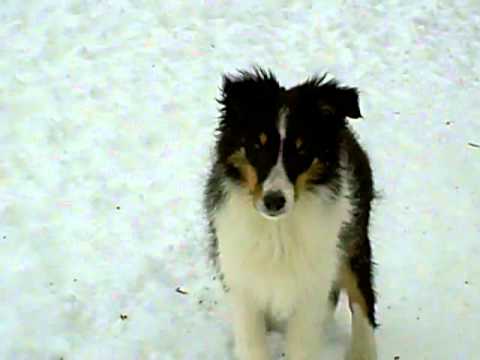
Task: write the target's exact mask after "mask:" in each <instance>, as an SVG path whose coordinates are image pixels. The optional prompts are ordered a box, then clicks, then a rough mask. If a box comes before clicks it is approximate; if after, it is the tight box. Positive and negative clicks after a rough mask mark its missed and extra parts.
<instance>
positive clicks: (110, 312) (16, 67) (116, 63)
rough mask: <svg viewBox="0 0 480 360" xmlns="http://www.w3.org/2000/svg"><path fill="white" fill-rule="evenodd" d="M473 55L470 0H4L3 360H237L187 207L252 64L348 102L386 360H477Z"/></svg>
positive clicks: (332, 351) (339, 335) (0, 85)
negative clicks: (335, 88)
mask: <svg viewBox="0 0 480 360" xmlns="http://www.w3.org/2000/svg"><path fill="white" fill-rule="evenodd" d="M479 59H480V3H479V2H478V1H476V0H471V1H467V0H465V1H461V0H451V1H447V0H444V1H425V0H416V1H410V2H406V1H393V0H392V1H375V0H368V1H367V0H365V1H353V0H345V1H338V2H335V1H328V2H327V1H315V2H313V1H303V2H293V1H283V0H277V1H263V2H260V1H246V0H238V1H233V0H230V1H173V0H170V1H154V0H130V1H127V0H104V1H102V0H95V1H94V0H73V1H67V0H65V1H60V0H59V1H55V0H31V1H16V0H3V1H2V2H1V4H0V264H1V265H0V266H1V269H0V359H2V360H3V359H8V360H10V359H15V360H17V359H25V360H30V359H55V360H60V359H63V360H74V359H82V360H84V359H87V360H88V359H92V360H96V359H99V360H100V359H102V360H105V359H115V360H116V359H119V360H123V359H125V360H130V359H132V360H133V359H135V360H136V359H152V360H153V359H161V360H170V359H220V360H223V359H232V355H231V329H230V325H231V324H230V322H229V315H228V305H227V304H226V303H225V299H224V298H223V294H222V291H221V288H220V286H219V284H218V282H217V281H215V280H214V279H213V276H214V274H213V271H212V270H211V269H210V267H209V266H208V264H207V261H206V253H205V243H206V240H207V236H206V229H205V222H204V219H203V217H202V215H201V214H202V209H201V204H200V200H201V192H202V185H203V181H204V179H205V174H206V171H207V168H208V164H209V153H210V149H211V146H212V144H213V137H212V133H213V129H214V127H215V125H216V122H217V117H218V111H217V110H218V104H217V103H216V102H215V98H216V97H217V96H218V88H219V86H220V83H221V74H222V73H224V72H234V71H235V69H237V68H248V67H249V66H251V65H253V64H258V65H261V66H264V67H266V68H271V69H272V70H273V71H274V72H275V73H276V74H277V77H278V78H279V80H280V82H281V83H282V84H283V85H285V86H292V85H294V84H295V83H297V82H300V81H303V80H305V79H306V78H307V77H308V76H310V75H312V74H314V73H323V72H325V71H328V72H329V73H330V74H331V75H333V76H335V77H337V78H338V79H339V80H340V81H342V82H343V83H344V84H347V85H351V86H357V87H359V88H360V90H361V109H362V112H363V115H364V119H360V120H355V121H352V126H353V127H354V128H355V129H356V131H357V132H358V134H359V136H360V139H361V142H362V143H363V144H364V146H365V147H366V149H367V150H368V151H369V153H370V155H371V158H372V163H373V167H374V171H375V176H376V183H377V188H378V190H380V191H381V192H382V194H383V199H382V200H381V201H379V202H377V204H376V207H375V212H374V214H373V221H372V241H373V244H374V251H375V259H376V261H377V263H378V266H377V289H378V292H379V303H378V317H379V322H380V323H381V327H380V328H379V329H378V332H377V341H378V346H379V353H380V359H381V360H384V359H394V358H396V357H398V359H400V360H404V359H405V360H421V359H428V360H430V359H434V360H441V359H447V360H453V359H478V358H479V356H480V355H479V354H478V348H479V346H480V325H479V324H480V311H479V310H478V308H479V306H480V260H479V259H480V238H479V234H480V214H479V204H480V186H479V184H480V148H479V147H477V146H475V145H476V144H478V145H480V110H479V109H480V104H479V98H480V91H479V88H480V86H479V85H480V80H479V77H480V65H479V64H480V62H479ZM469 143H470V144H469ZM177 287H181V288H182V289H183V290H185V291H186V292H187V294H181V293H179V292H177V291H176V288H177ZM348 337H349V325H348V312H347V311H346V307H345V302H343V304H342V306H341V308H340V309H339V310H338V313H337V321H336V324H335V325H334V326H332V329H331V333H330V335H329V347H328V348H327V349H326V351H327V353H328V354H329V355H328V356H326V357H324V358H328V359H341V358H342V353H343V351H344V349H345V347H346V344H347V342H348ZM281 344H282V342H281V338H280V337H278V336H276V337H274V338H273V339H272V347H273V350H274V352H275V353H276V358H281V352H282V348H281Z"/></svg>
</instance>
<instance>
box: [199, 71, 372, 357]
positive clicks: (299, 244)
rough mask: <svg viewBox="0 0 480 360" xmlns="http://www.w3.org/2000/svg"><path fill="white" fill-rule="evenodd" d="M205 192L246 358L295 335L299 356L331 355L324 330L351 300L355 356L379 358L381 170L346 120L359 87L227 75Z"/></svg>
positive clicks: (292, 350)
mask: <svg viewBox="0 0 480 360" xmlns="http://www.w3.org/2000/svg"><path fill="white" fill-rule="evenodd" d="M219 102H220V103H221V104H222V110H221V118H220V123H219V126H218V129H217V132H218V134H217V136H218V137H217V142H216V148H215V150H216V151H215V159H214V164H213V168H212V170H211V173H210V177H209V180H208V183H207V186H206V191H205V207H206V210H207V214H208V218H209V224H210V230H211V250H212V251H211V256H212V258H213V259H214V260H215V263H216V264H217V266H218V267H219V270H220V272H221V274H222V278H223V282H224V285H225V288H226V289H227V290H228V295H229V296H230V297H231V301H232V306H233V322H234V335H235V344H236V346H235V348H236V354H237V356H238V358H239V359H241V360H267V359H269V358H270V356H269V354H268V348H267V342H266V332H267V330H269V329H272V328H282V329H283V328H284V329H285V330H286V354H287V358H288V359H289V360H307V359H308V360H310V359H318V358H319V357H320V358H321V355H320V354H321V347H322V345H321V344H322V341H321V340H322V337H321V332H320V331H321V329H322V325H323V322H324V321H326V319H328V315H331V314H332V313H333V310H334V309H335V306H336V304H337V301H338V297H339V293H340V290H345V291H346V292H347V294H348V297H349V304H350V309H351V312H352V340H351V345H350V349H349V350H348V352H347V358H348V359H358V360H360V359H362V360H373V359H376V358H377V355H376V353H377V352H376V346H375V341H374V335H373V329H374V328H375V326H376V323H375V292H374V290H373V284H372V282H373V279H372V255H371V247H370V241H369V236H368V227H369V217H370V208H371V202H372V200H373V198H374V189H373V180H372V171H371V168H370V164H369V160H368V157H367V155H366V153H365V152H364V151H363V150H362V148H361V147H360V145H359V143H358V142H357V140H356V139H355V136H354V134H353V132H352V130H351V129H350V128H349V126H348V124H347V122H346V118H347V117H348V118H359V117H361V114H360V109H359V105H358V92H357V90H356V89H355V88H350V87H343V86H339V84H338V83H337V82H336V81H335V80H330V81H327V80H325V76H324V77H314V78H311V79H309V80H307V81H305V82H304V83H302V84H300V85H297V86H295V87H293V88H290V89H285V88H283V87H281V86H280V85H279V83H278V81H277V80H276V79H275V77H274V76H273V74H272V73H271V72H267V71H265V70H262V69H260V68H255V69H253V70H252V71H251V72H249V71H241V72H240V73H239V74H238V75H236V76H225V77H224V79H223V88H222V97H221V99H220V101H219Z"/></svg>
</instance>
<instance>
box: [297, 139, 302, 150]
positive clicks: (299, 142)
mask: <svg viewBox="0 0 480 360" xmlns="http://www.w3.org/2000/svg"><path fill="white" fill-rule="evenodd" d="M302 145H303V141H302V139H300V138H298V139H297V141H295V146H296V147H297V149H300V147H301V146H302Z"/></svg>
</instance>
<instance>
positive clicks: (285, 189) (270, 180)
mask: <svg viewBox="0 0 480 360" xmlns="http://www.w3.org/2000/svg"><path fill="white" fill-rule="evenodd" d="M287 116H288V110H286V109H282V110H280V113H279V120H278V132H279V134H280V148H279V150H278V156H277V162H276V164H275V166H274V167H273V168H272V170H270V174H269V175H268V177H267V178H266V179H265V181H264V182H263V184H262V192H263V194H266V193H268V192H270V191H272V192H274V191H280V192H281V193H282V194H283V196H284V197H285V208H284V212H283V213H282V214H281V215H275V216H271V215H270V214H269V213H268V210H267V209H266V208H265V205H264V203H263V199H262V198H260V199H258V200H257V203H256V204H255V206H256V207H257V210H258V211H259V212H260V213H261V214H262V215H263V216H264V217H266V218H267V219H280V218H281V217H283V216H284V215H285V214H286V213H288V212H289V211H290V210H291V209H292V207H293V201H294V196H295V191H294V188H293V185H292V183H291V182H290V180H289V179H288V175H287V171H286V170H285V166H284V164H283V143H284V140H285V137H286V133H287Z"/></svg>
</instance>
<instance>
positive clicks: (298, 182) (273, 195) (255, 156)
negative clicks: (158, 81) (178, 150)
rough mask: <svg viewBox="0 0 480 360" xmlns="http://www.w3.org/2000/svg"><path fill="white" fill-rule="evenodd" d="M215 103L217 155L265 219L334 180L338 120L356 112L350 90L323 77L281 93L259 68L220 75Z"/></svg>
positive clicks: (342, 124) (354, 94) (341, 121)
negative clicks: (217, 113) (218, 111)
mask: <svg viewBox="0 0 480 360" xmlns="http://www.w3.org/2000/svg"><path fill="white" fill-rule="evenodd" d="M219 102H220V103H221V104H222V110H221V111H222V113H221V121H220V126H219V128H218V136H219V138H218V142H217V156H218V159H219V161H220V163H221V164H223V166H224V169H225V174H226V176H227V177H228V178H229V179H230V180H232V181H233V183H235V184H238V185H240V186H243V187H245V188H246V189H248V191H249V193H250V194H251V196H252V201H253V206H254V207H255V208H256V209H257V210H258V211H259V212H260V214H262V215H263V216H265V217H267V218H270V219H277V218H280V217H281V216H282V215H284V214H287V213H288V212H289V211H290V210H291V209H292V208H293V206H294V203H295V201H296V200H297V199H298V198H299V197H301V196H302V193H303V192H307V191H314V190H315V189H316V188H318V187H319V186H322V185H328V184H331V183H332V182H335V181H336V177H337V176H338V166H339V148H340V136H341V132H342V130H343V129H344V128H345V126H346V122H345V118H346V117H350V118H358V117H361V114H360V109H359V105H358V93H357V90H356V89H355V88H349V87H341V86H339V85H338V84H337V82H336V81H334V80H330V81H325V76H323V77H314V78H312V79H309V80H307V81H305V82H304V83H302V84H300V85H297V86H295V87H293V88H291V89H288V90H287V89H285V88H283V87H281V86H280V85H279V83H278V81H277V80H276V79H275V77H274V76H273V74H272V73H271V72H266V71H264V70H262V69H254V70H253V71H252V72H246V71H243V72H240V73H239V75H237V76H225V77H224V79H223V87H222V97H221V99H220V100H219Z"/></svg>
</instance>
